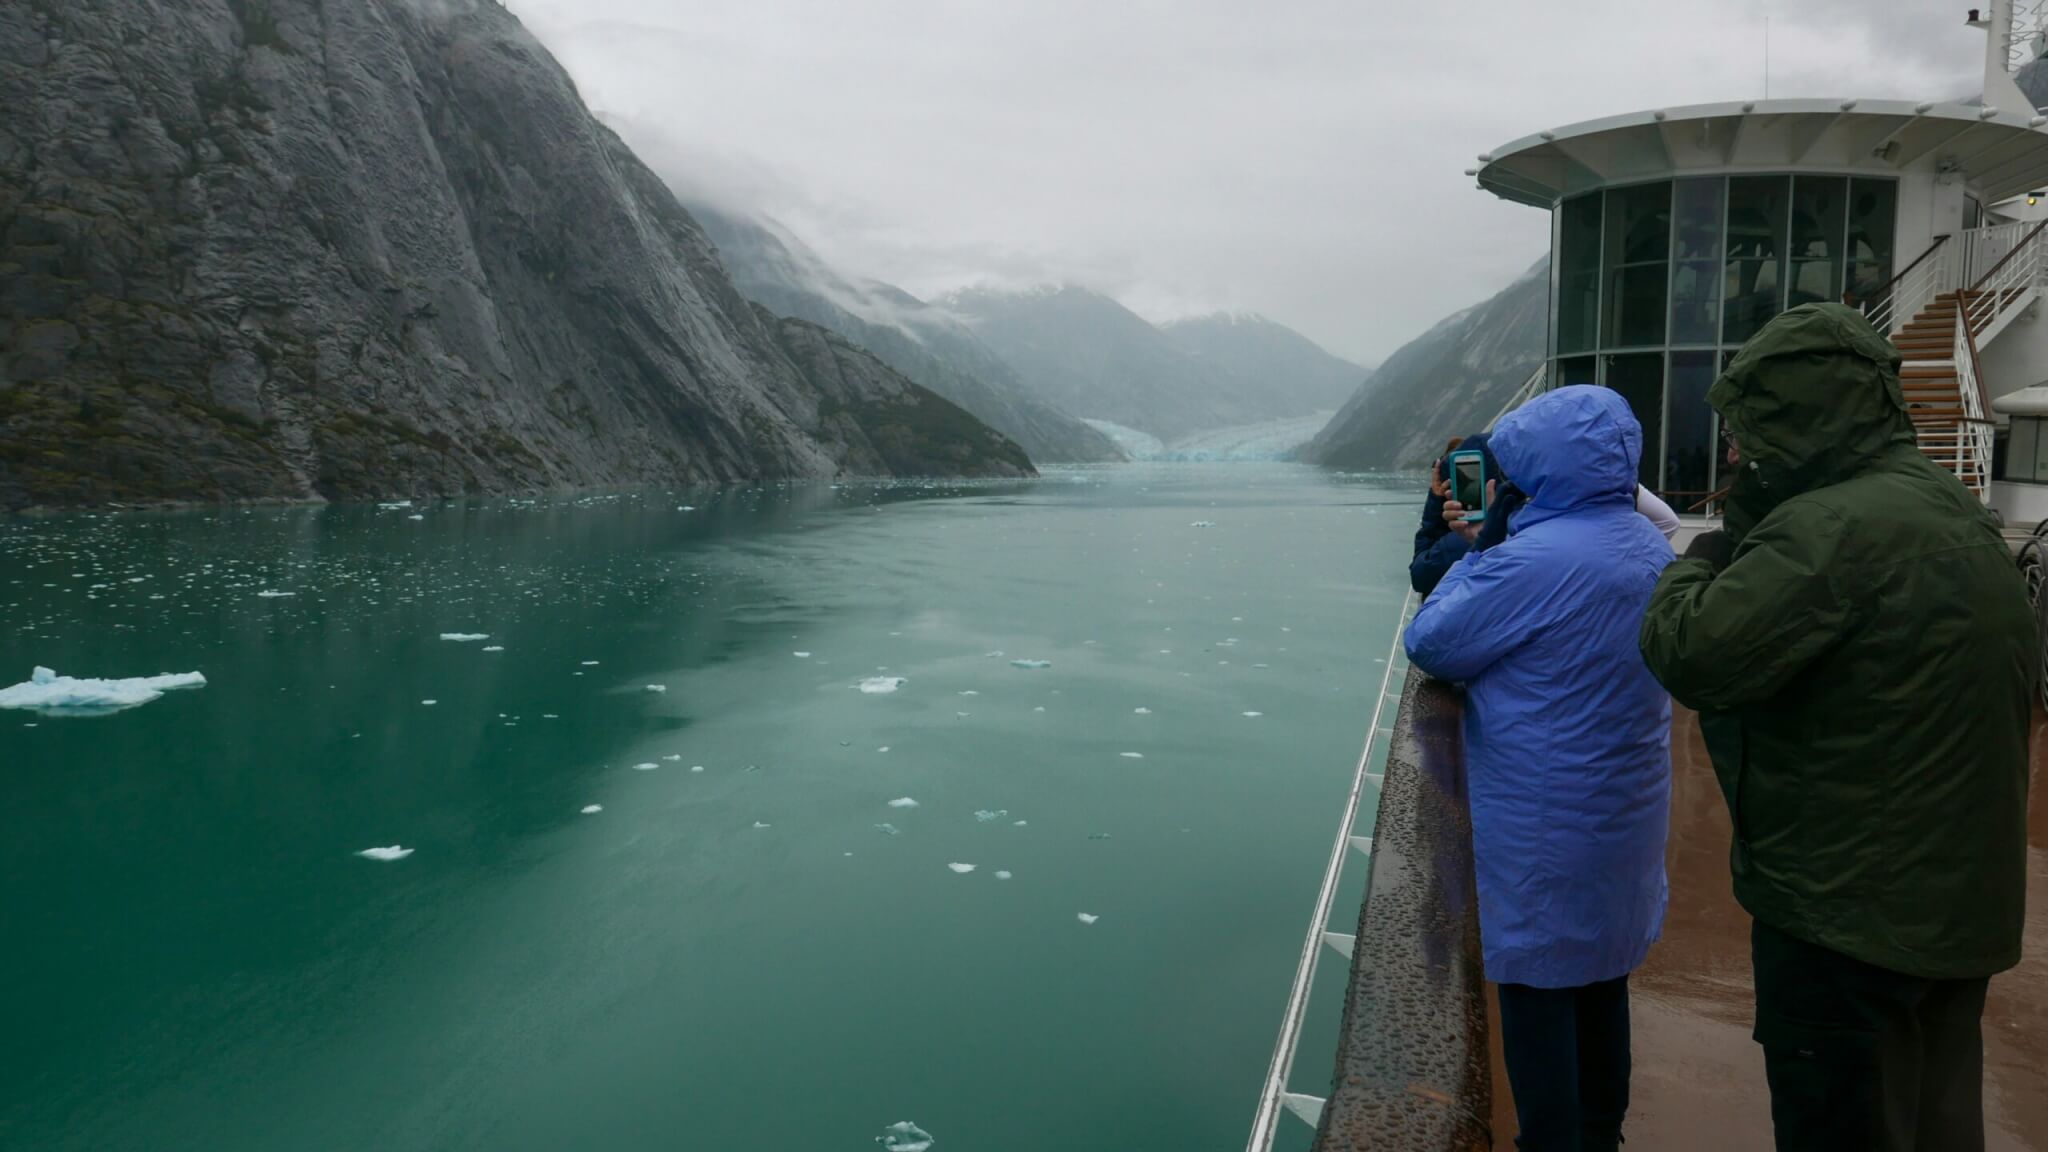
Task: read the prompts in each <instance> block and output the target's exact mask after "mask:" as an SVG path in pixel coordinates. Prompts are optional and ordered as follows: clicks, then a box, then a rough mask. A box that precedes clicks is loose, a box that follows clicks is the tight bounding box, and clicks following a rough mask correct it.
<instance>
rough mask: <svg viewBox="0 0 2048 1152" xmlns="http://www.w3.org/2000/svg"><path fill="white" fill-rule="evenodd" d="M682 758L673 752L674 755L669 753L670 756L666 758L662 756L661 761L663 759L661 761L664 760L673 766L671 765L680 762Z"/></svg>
mask: <svg viewBox="0 0 2048 1152" xmlns="http://www.w3.org/2000/svg"><path fill="white" fill-rule="evenodd" d="M682 758H683V754H682V753H681V752H675V753H671V754H669V755H667V756H663V757H662V759H663V760H666V761H668V762H669V763H671V764H673V763H675V762H677V761H679V760H681V759H682Z"/></svg>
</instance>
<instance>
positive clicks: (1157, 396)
mask: <svg viewBox="0 0 2048 1152" xmlns="http://www.w3.org/2000/svg"><path fill="white" fill-rule="evenodd" d="M940 304H941V305H942V306H943V307H945V308H947V309H949V310H951V311H953V312H955V313H958V314H959V315H960V316H961V317H963V318H965V319H966V320H968V321H969V323H971V324H972V325H973V328H974V332H975V334H976V335H978V336H980V337H981V339H982V341H983V342H984V343H986V344H987V345H988V346H989V347H991V348H993V349H995V351H996V353H997V354H998V355H1000V356H1001V357H1002V358H1003V359H1004V360H1007V361H1009V363H1010V365H1011V367H1013V368H1015V369H1016V370H1017V375H1018V376H1019V377H1020V378H1021V379H1022V380H1023V381H1024V382H1025V383H1026V384H1028V385H1030V386H1031V387H1033V388H1035V389H1037V390H1038V393H1039V396H1040V398H1041V399H1043V400H1045V401H1046V402H1047V403H1050V404H1052V405H1053V406H1055V407H1057V408H1059V409H1061V410H1062V411H1066V412H1072V413H1074V414H1075V415H1077V416H1081V417H1085V418H1087V419H1091V420H1104V421H1109V422H1111V423H1114V424H1121V425H1124V426H1126V427H1129V428H1134V429H1137V430H1138V431H1141V432H1144V433H1147V434H1149V435H1152V436H1157V437H1159V438H1160V439H1162V440H1177V439H1179V438H1181V437H1183V436H1186V435H1188V434H1190V433H1194V432H1201V431H1207V430H1209V429H1214V428H1226V427H1231V426H1233V425H1241V424H1253V423H1257V422H1260V421H1264V420H1273V419H1279V418H1282V417H1288V416H1306V415H1309V414H1311V413H1313V412H1316V411H1317V410H1319V409H1327V408H1328V407H1329V405H1330V400H1328V399H1327V398H1326V397H1325V393H1324V392H1323V391H1319V390H1318V389H1319V388H1321V387H1322V386H1321V385H1320V384H1313V385H1311V386H1309V387H1307V388H1303V387H1301V386H1300V384H1299V383H1298V382H1297V381H1295V380H1294V379H1292V378H1291V377H1289V376H1288V375H1286V374H1285V373H1283V372H1280V371H1277V370H1274V371H1265V370H1255V371H1242V370H1241V369H1240V366H1239V365H1237V364H1235V363H1233V359H1232V358H1228V357H1213V358H1212V357H1211V356H1208V355H1198V354H1196V353H1194V352H1191V351H1189V350H1188V349H1187V348H1186V347H1184V346H1183V345H1182V343H1181V342H1180V340H1177V339H1175V338H1174V337H1173V336H1170V335H1168V334H1167V333H1165V332H1162V331H1160V330H1159V329H1158V328H1155V327H1153V326H1152V325H1151V324H1148V323H1146V322H1145V320H1144V319H1143V318H1141V317H1139V316H1138V315H1137V314H1136V313H1133V312H1132V311H1130V310H1129V309H1128V308H1125V307H1124V306H1123V305H1121V304H1119V303H1117V302H1116V301H1114V300H1112V299H1110V298H1109V297H1107V296H1103V295H1100V294H1099V293H1095V292H1090V291H1088V290H1087V289H1084V288H1074V287H1057V288H1053V287H1048V288H1041V289H1036V290H1032V291H1026V292H1010V291H1000V290H995V289H972V290H968V291H964V292H956V293H953V294H952V295H949V296H947V297H946V298H945V299H944V300H942V301H940ZM1205 336H1206V333H1202V332H1201V330H1200V329H1199V328H1198V329H1197V334H1194V335H1190V336H1188V337H1186V339H1188V340H1190V341H1191V342H1198V341H1200V340H1202V339H1204V338H1205ZM1353 371H1354V372H1355V373H1357V372H1362V371H1363V370H1362V369H1354V370H1353ZM1353 382H1354V383H1355V382H1356V377H1355V376H1354V378H1353Z"/></svg>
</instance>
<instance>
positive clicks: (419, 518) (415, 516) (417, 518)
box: [406, 513, 426, 520]
mask: <svg viewBox="0 0 2048 1152" xmlns="http://www.w3.org/2000/svg"><path fill="white" fill-rule="evenodd" d="M406 519H407V520H425V519H426V517H425V516H421V515H418V514H417V513H415V514H414V515H411V516H407V517H406Z"/></svg>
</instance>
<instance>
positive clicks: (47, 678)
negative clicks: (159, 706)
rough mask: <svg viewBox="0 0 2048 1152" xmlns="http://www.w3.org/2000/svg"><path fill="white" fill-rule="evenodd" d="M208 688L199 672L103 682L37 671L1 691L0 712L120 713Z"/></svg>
mask: <svg viewBox="0 0 2048 1152" xmlns="http://www.w3.org/2000/svg"><path fill="white" fill-rule="evenodd" d="M205 684H206V677H204V676H202V675H200V674H199V673H197V672H178V673H165V674H163V675H161V676H131V677H128V678H126V679H120V680H99V679H92V678H82V677H76V676H59V675H57V674H56V673H55V672H53V671H51V670H50V669H48V668H37V669H36V670H35V672H34V673H33V674H31V675H30V676H29V678H28V680H27V681H26V682H24V683H21V684H16V685H14V686H13V687H11V688H0V708H32V709H35V710H36V711H38V712H57V713H65V712H69V713H75V714H91V713H100V712H118V711H120V710H121V709H123V708H133V707H135V706H136V705H138V704H147V703H149V702H150V701H151V700H154V699H156V698H157V697H159V696H162V695H163V694H164V693H165V692H168V691H171V690H172V689H176V688H199V687H203V686H204V685H205Z"/></svg>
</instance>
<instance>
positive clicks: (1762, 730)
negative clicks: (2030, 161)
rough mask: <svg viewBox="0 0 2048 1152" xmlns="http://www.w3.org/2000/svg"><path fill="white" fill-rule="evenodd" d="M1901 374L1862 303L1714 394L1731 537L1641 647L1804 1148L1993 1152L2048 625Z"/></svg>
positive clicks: (1795, 1144) (1783, 1130) (1682, 581)
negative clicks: (1918, 433) (2032, 734)
mask: <svg viewBox="0 0 2048 1152" xmlns="http://www.w3.org/2000/svg"><path fill="white" fill-rule="evenodd" d="M1898 368H1899V354H1898V352H1897V350H1896V349H1894V348H1893V347H1892V345H1891V342H1890V341H1888V340H1886V339H1885V338H1884V337H1883V336H1882V335H1880V334H1879V333H1878V332H1877V331H1876V330H1875V329H1873V328H1872V327H1871V326H1870V324H1869V323H1868V322H1867V321H1865V320H1864V318H1863V316H1862V315H1861V314H1860V313H1858V312H1856V311H1855V310H1854V309H1851V308H1847V307H1844V306H1842V305H1839V304H1810V305H1805V306H1802V307H1798V308H1794V309H1792V310H1791V311H1788V312H1786V313H1784V314H1782V315H1780V316H1778V317H1777V318H1776V319H1774V320H1772V321H1771V322H1770V323H1769V324H1767V325H1765V327H1764V328H1763V330H1762V331H1760V332H1758V333H1757V335H1756V336H1755V338H1754V339H1752V340H1751V341H1750V342H1749V343H1748V344H1747V345H1746V346H1744V347H1743V349H1742V351H1741V352H1739V353H1738V354H1737V355H1736V357H1735V359H1734V360H1733V362H1731V363H1730V364H1729V365H1728V369H1727V371H1726V372H1725V373H1723V374H1722V376H1721V377H1720V379H1718V380H1717V381H1715V383H1714V386H1713V388H1712V390H1711V391H1710V392H1709V393H1708V401H1709V403H1711V404H1712V405H1713V407H1714V409H1715V410H1716V411H1717V412H1719V413H1720V415H1721V420H1722V427H1723V429H1724V431H1725V432H1726V433H1727V434H1728V435H1729V439H1730V444H1731V451H1732V452H1733V453H1734V455H1735V456H1736V457H1737V458H1738V459H1739V465H1738V468H1737V474H1736V479H1735V481H1734V485H1733V491H1732V493H1731V496H1730V501H1731V511H1730V513H1729V516H1728V521H1727V522H1728V524H1729V525H1730V528H1731V529H1732V530H1723V531H1718V532H1709V533H1706V534H1704V535H1702V536H1701V537H1700V538H1699V539H1698V540H1697V541H1696V542H1695V543H1694V544H1693V545H1692V546H1691V547H1690V548H1688V549H1687V551H1686V554H1685V557H1684V558H1683V559H1681V560H1678V561H1677V562H1675V563H1673V564H1672V565H1671V567H1670V568H1668V569H1666V571H1665V573H1664V575H1663V577H1662V579H1661V580H1660V581H1659V582H1658V585H1657V590H1656V592H1655V594H1654V595H1653V596H1652V598H1651V601H1650V608H1649V611H1648V613H1647V615H1646V616H1645V618H1644V620H1643V625H1642V634H1641V637H1640V639H1641V644H1642V651H1643V658H1644V660H1645V661H1647V662H1648V664H1649V666H1650V670H1651V671H1652V672H1653V673H1655V675H1656V677H1657V679H1658V680H1659V681H1661V682H1662V683H1663V685H1664V686H1665V688H1666V689H1667V690H1669V691H1670V693H1671V695H1672V696H1673V697H1675V698H1676V699H1677V700H1678V701H1679V702H1680V703H1683V704H1685V705H1687V706H1688V707H1691V708H1694V709H1696V710H1698V711H1699V713H1700V728H1701V732H1702V734H1703V736H1704V738H1705V740H1706V744H1707V750H1708V753H1709V755H1710V756H1711V757H1712V759H1713V762H1714V771H1715V774H1716V775H1717V776H1718V777H1719V779H1720V784H1721V791H1722V794H1723V796H1724V797H1725V798H1726V800H1727V802H1728V811H1729V816H1730V817H1731V819H1732V822H1733V824H1734V843H1733V846H1732V850H1731V854H1730V856H1731V866H1732V868H1733V870H1734V879H1735V896H1736V899H1737V900H1739V901H1740V902H1741V904H1742V906H1743V908H1745V909H1746V910H1747V911H1748V912H1749V913H1750V916H1751V917H1752V919H1753V921H1754V924H1753V929H1752V939H1751V949H1752V962H1753V965H1754V975H1755V984H1756V1004H1757V1014H1756V1032H1755V1038H1756V1040H1757V1042H1758V1043H1759V1044H1761V1045H1762V1046H1763V1050H1764V1065H1765V1073H1766V1076H1767V1078H1768V1080H1769V1082H1770V1089H1771V1116H1772V1123H1773V1127H1774V1128H1775V1129H1776V1132H1777V1141H1778V1148H1779V1149H1780V1150H1781V1152H1793V1150H1806V1149H1814V1150H1819V1149H1830V1150H1832V1149H1856V1150H1858V1152H1863V1150H1882V1152H1892V1150H1901V1152H1906V1150H1912V1152H1929V1150H1935V1149H1939V1150H1942V1152H1948V1150H1951V1149H1955V1150H1967V1152H1977V1150H1980V1149H1982V1148H1983V1147H1984V1130H1983V1123H1984V1121H1983V1048H1982V1038H1981V1034H1980V1030H1979V1022H1980V1020H1981V1018H1982V1015H1983V1009H1984V995H1985V988H1986V985H1987V982H1988V980H1989V978H1990V977H1991V976H1992V974H1994V973H1997V972H2002V971H2005V970H2006V969H2008V968H2011V967H2012V966H2013V965H2014V964H2016V963H2018V961H2019V955H2020V934H2021V929H2022V924H2023V921H2024V918H2025V912H2026V908H2025V887H2026V867H2027V865H2026V853H2027V846H2026V808H2027V774H2028V764H2027V757H2028V727H2029V722H2030V717H2031V709H2032V697H2033V686H2034V670H2035V668H2036V662H2037V660H2038V659H2039V641H2038V638H2037V636H2036V628H2035V622H2034V614H2033V611H2032V609H2031V608H2030V606H2029V604H2028V600H2027V591H2026V587H2025V584H2024V582H2023V580H2022V578H2021V576H2020V573H2019V571H2018V568H2017V567H2016V565H2015V564H2014V562H2013V558H2012V554H2011V552H2010V551H2009V550H2008V548H2007V546H2006V544H2005V542H2004V540H2003V539H2002V538H2001V536H2000V533H1999V529H1998V525H1997V523H1996V521H1994V520H1993V519H1992V516H1991V514H1990V513H1989V512H1988V511H1986V510H1985V508H1984V507H1983V505H1982V504H1981V503H1980V502H1979V501H1978V499H1977V497H1976V496H1975V495H1973V494H1972V493H1971V492H1970V491H1969V490H1968V489H1967V488H1965V487H1964V486H1963V484H1962V483H1961V482H1960V481H1959V480H1957V479H1956V477H1955V476H1954V475H1952V474H1950V473H1949V472H1947V471H1946V470H1944V469H1942V468H1941V467H1939V466H1937V465H1936V464H1934V463H1932V462H1931V461H1929V460H1928V459H1927V458H1926V457H1925V456H1924V455H1922V453H1921V452H1920V450H1919V448H1918V445H1917V442H1916V438H1915V436H1914V431H1913V425H1912V421H1911V418H1910V417H1909V416H1908V415H1907V409H1906V405H1905V400H1904V397H1903V395H1902V393H1901V391H1900V387H1899V376H1898Z"/></svg>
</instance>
